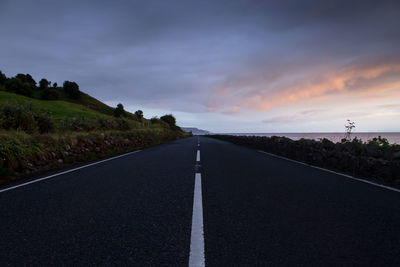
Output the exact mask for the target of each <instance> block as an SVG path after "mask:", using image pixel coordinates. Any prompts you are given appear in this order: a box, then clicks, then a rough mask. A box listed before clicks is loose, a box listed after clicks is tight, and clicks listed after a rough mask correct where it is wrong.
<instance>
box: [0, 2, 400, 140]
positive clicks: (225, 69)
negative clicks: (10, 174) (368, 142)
mask: <svg viewBox="0 0 400 267" xmlns="http://www.w3.org/2000/svg"><path fill="white" fill-rule="evenodd" d="M399 18H400V1H398V0H396V1H391V0H380V1H376V0H374V1H371V0H362V1H361V0H360V1H355V0H336V1H323V0H302V1H298V0H279V1H271V0H264V1H261V0H218V1H216V0H202V1H192V0H159V1H153V0H146V1H133V0H126V1H123V0H113V1H110V0H108V1H105V0H96V1H91V0H88V1H81V0H79V1H77V0H69V1H57V0H35V1H31V0H0V30H1V31H0V32H1V37H0V38H1V39H0V40H1V42H0V70H1V71H2V72H4V73H5V74H6V75H7V76H9V77H10V76H15V75H16V74H17V73H29V74H31V75H32V76H33V77H34V78H35V79H36V81H39V80H40V79H41V78H46V79H48V80H50V81H53V82H57V83H58V84H62V83H63V81H65V80H70V81H75V82H77V83H78V84H79V86H80V89H81V90H82V91H84V92H86V93H89V94H90V95H92V96H94V97H96V98H97V99H99V100H101V101H103V102H105V103H107V104H108V105H111V106H116V105H117V104H118V103H122V104H123V105H124V107H125V109H126V110H128V111H131V112H134V111H136V110H138V109H141V110H143V112H144V115H145V117H148V118H150V117H153V116H161V115H163V114H167V113H172V114H173V115H174V116H175V117H176V118H177V122H178V125H180V126H186V127H198V128H201V129H206V130H209V131H212V132H218V133H222V132H260V133H261V132H344V124H345V123H346V120H347V119H350V120H352V121H354V122H355V125H356V128H355V131H365V132H368V131H369V132H376V131H382V132H385V131H398V132H400V19H399Z"/></svg>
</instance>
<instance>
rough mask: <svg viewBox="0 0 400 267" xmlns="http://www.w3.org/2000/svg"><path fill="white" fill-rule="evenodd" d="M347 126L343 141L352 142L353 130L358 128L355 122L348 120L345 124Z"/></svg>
mask: <svg viewBox="0 0 400 267" xmlns="http://www.w3.org/2000/svg"><path fill="white" fill-rule="evenodd" d="M344 128H345V134H344V139H342V142H343V141H345V142H346V141H347V142H350V141H351V131H352V130H353V129H354V128H356V126H355V122H353V121H350V120H347V124H346V125H345V126H344Z"/></svg>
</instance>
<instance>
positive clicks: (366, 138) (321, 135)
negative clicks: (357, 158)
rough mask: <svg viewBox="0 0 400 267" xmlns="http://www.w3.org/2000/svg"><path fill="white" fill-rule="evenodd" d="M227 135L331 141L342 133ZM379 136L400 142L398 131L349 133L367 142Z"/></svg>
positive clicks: (339, 137)
mask: <svg viewBox="0 0 400 267" xmlns="http://www.w3.org/2000/svg"><path fill="white" fill-rule="evenodd" d="M226 134H229V135H245V136H267V137H271V136H284V137H287V138H290V139H292V140H299V139H301V138H304V139H314V140H320V139H323V138H326V139H329V140H331V141H332V142H335V143H336V142H340V141H341V140H342V138H344V133H226ZM378 136H381V137H383V138H386V139H387V140H388V141H389V143H390V144H400V133H398V132H389V133H385V132H375V133H374V132H362V133H361V132H360V133H357V132H354V133H351V138H352V139H353V138H355V137H357V138H358V139H361V140H362V141H363V142H367V141H369V140H371V139H373V138H374V137H378Z"/></svg>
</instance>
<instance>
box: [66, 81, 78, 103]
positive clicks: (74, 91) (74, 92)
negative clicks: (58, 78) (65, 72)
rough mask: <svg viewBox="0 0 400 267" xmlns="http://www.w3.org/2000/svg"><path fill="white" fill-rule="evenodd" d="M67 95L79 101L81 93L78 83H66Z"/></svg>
mask: <svg viewBox="0 0 400 267" xmlns="http://www.w3.org/2000/svg"><path fill="white" fill-rule="evenodd" d="M63 87H64V91H65V93H66V94H67V95H68V96H69V97H70V98H72V99H79V98H80V96H81V92H80V91H79V85H78V84H77V83H76V82H70V81H65V82H64V84H63Z"/></svg>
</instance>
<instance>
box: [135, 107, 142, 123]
mask: <svg viewBox="0 0 400 267" xmlns="http://www.w3.org/2000/svg"><path fill="white" fill-rule="evenodd" d="M135 115H136V118H137V120H138V121H142V119H143V111H141V110H140V109H139V110H137V111H136V112H135Z"/></svg>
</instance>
